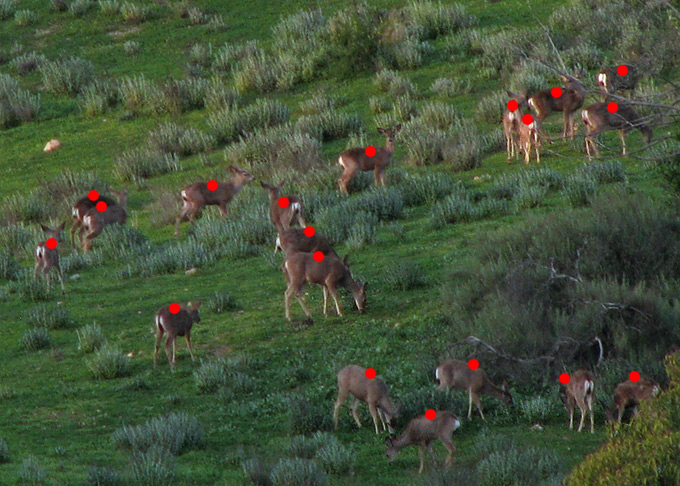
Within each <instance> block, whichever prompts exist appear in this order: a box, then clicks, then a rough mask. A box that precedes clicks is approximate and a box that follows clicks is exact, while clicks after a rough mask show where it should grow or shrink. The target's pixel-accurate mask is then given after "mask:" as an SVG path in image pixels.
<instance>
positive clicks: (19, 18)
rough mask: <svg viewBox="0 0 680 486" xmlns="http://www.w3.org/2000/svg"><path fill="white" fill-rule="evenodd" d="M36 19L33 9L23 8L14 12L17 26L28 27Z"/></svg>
mask: <svg viewBox="0 0 680 486" xmlns="http://www.w3.org/2000/svg"><path fill="white" fill-rule="evenodd" d="M37 21H38V16H37V15H36V13H35V12H34V11H33V10H28V9H23V10H17V11H16V12H14V22H15V23H16V24H17V26H19V27H28V26H29V25H33V24H35V23H36V22H37Z"/></svg>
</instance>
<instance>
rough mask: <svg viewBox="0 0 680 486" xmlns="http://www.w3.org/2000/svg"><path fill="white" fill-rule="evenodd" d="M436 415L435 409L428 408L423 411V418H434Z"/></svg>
mask: <svg viewBox="0 0 680 486" xmlns="http://www.w3.org/2000/svg"><path fill="white" fill-rule="evenodd" d="M436 416H437V412H435V411H434V410H432V409H431V408H430V409H428V410H427V411H426V412H425V418H426V419H427V420H434V418H435V417H436Z"/></svg>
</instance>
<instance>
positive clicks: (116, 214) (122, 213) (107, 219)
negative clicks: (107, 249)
mask: <svg viewBox="0 0 680 486" xmlns="http://www.w3.org/2000/svg"><path fill="white" fill-rule="evenodd" d="M116 194H117V195H118V204H114V205H113V206H108V205H107V206H106V210H104V211H103V212H101V211H99V210H98V209H97V208H96V207H94V208H92V209H90V210H88V211H87V212H86V213H85V216H83V228H84V229H85V239H84V240H83V250H84V251H90V249H91V248H92V240H93V239H95V238H96V237H97V236H99V235H100V234H101V232H102V231H104V228H106V226H108V225H110V224H125V222H126V221H127V198H128V194H127V189H123V190H122V191H120V192H116Z"/></svg>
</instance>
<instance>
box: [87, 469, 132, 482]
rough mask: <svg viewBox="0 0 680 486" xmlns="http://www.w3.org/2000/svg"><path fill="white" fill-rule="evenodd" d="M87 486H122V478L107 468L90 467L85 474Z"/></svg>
mask: <svg viewBox="0 0 680 486" xmlns="http://www.w3.org/2000/svg"><path fill="white" fill-rule="evenodd" d="M86 481H87V485H88V486H122V485H123V484H124V483H123V478H121V477H120V474H118V473H117V472H116V471H115V470H113V469H111V468H108V467H98V466H92V467H91V468H90V470H89V471H88V473H87V479H86Z"/></svg>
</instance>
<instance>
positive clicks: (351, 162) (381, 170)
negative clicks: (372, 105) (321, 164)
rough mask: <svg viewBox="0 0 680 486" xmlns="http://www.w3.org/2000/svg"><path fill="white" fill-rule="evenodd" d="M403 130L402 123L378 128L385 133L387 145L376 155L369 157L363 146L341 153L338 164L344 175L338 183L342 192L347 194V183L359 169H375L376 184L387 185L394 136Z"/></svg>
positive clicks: (377, 151) (378, 150) (379, 131)
mask: <svg viewBox="0 0 680 486" xmlns="http://www.w3.org/2000/svg"><path fill="white" fill-rule="evenodd" d="M400 130H401V124H399V125H397V126H396V127H394V129H393V130H391V131H390V130H385V129H384V128H378V133H381V134H383V135H385V137H386V140H385V146H384V147H381V148H377V149H376V151H375V155H374V156H373V157H369V156H368V155H366V149H365V148H363V147H355V148H351V149H349V150H346V151H345V152H343V153H341V154H340V157H339V158H338V164H340V167H342V170H343V172H342V176H340V180H339V181H338V184H339V185H340V192H342V193H343V194H347V185H348V184H349V182H350V181H351V180H352V177H354V174H356V173H357V172H358V171H362V172H368V171H371V170H373V171H375V172H374V176H375V184H376V185H381V186H384V185H385V169H386V168H387V166H388V165H390V162H391V161H392V155H394V138H395V137H396V136H397V133H399V131H400Z"/></svg>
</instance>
